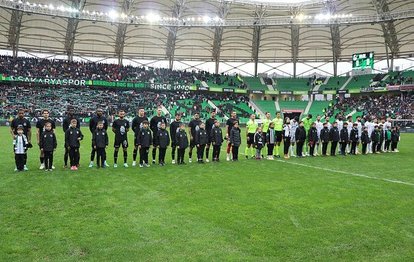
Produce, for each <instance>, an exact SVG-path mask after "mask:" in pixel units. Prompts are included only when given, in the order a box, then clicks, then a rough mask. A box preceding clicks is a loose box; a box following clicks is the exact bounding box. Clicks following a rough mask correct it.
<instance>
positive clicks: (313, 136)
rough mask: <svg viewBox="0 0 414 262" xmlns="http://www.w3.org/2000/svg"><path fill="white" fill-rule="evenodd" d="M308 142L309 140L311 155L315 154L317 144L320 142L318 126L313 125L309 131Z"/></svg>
mask: <svg viewBox="0 0 414 262" xmlns="http://www.w3.org/2000/svg"><path fill="white" fill-rule="evenodd" d="M308 142H309V155H310V156H313V154H314V152H315V146H316V144H317V143H318V130H317V129H316V127H311V129H309V133H308Z"/></svg>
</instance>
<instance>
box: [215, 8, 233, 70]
mask: <svg viewBox="0 0 414 262" xmlns="http://www.w3.org/2000/svg"><path fill="white" fill-rule="evenodd" d="M217 11H218V14H217V16H218V17H219V18H220V19H223V20H224V19H226V17H227V14H228V13H229V11H230V4H229V2H226V1H221V2H220V5H219V7H218V10H217ZM223 31H224V28H223V27H222V26H217V27H216V28H215V31H214V40H213V61H214V63H215V73H216V74H218V72H219V67H220V53H221V41H222V39H223Z"/></svg>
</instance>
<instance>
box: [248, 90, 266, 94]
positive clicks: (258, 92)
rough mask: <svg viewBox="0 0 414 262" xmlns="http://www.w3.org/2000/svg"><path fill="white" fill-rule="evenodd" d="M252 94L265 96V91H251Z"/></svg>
mask: <svg viewBox="0 0 414 262" xmlns="http://www.w3.org/2000/svg"><path fill="white" fill-rule="evenodd" d="M250 93H251V94H259V95H263V94H264V91H262V90H251V91H250Z"/></svg>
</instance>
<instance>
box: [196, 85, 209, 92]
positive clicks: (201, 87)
mask: <svg viewBox="0 0 414 262" xmlns="http://www.w3.org/2000/svg"><path fill="white" fill-rule="evenodd" d="M197 90H198V91H210V88H208V87H205V86H199V87H197Z"/></svg>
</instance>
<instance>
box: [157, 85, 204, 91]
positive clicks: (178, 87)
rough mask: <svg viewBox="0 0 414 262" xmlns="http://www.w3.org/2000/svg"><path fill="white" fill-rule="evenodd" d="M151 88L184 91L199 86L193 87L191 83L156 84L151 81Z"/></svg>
mask: <svg viewBox="0 0 414 262" xmlns="http://www.w3.org/2000/svg"><path fill="white" fill-rule="evenodd" d="M149 88H150V89H153V90H168V91H178V90H182V91H190V90H194V88H196V90H197V87H194V88H193V87H192V86H189V85H172V84H155V83H151V84H149Z"/></svg>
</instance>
